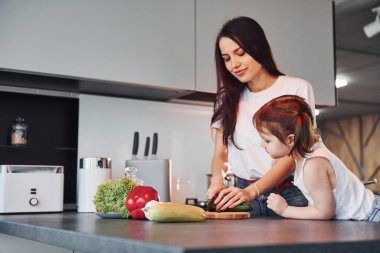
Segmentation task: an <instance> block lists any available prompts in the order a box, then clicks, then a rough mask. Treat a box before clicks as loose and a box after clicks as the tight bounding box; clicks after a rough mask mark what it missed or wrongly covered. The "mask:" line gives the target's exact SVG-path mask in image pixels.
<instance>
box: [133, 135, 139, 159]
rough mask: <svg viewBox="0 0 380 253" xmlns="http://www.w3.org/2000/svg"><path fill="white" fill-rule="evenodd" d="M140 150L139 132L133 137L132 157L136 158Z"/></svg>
mask: <svg viewBox="0 0 380 253" xmlns="http://www.w3.org/2000/svg"><path fill="white" fill-rule="evenodd" d="M138 150H139V132H135V133H134V135H133V147H132V155H134V156H136V155H137V151H138Z"/></svg>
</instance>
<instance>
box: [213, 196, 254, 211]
mask: <svg viewBox="0 0 380 253" xmlns="http://www.w3.org/2000/svg"><path fill="white" fill-rule="evenodd" d="M214 201H215V198H212V199H210V200H209V201H208V202H207V211H209V212H249V211H251V210H252V209H253V206H252V204H251V203H249V202H244V203H242V204H240V205H238V206H235V207H233V208H227V209H226V210H224V211H220V210H216V205H215V203H214Z"/></svg>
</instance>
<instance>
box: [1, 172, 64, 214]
mask: <svg viewBox="0 0 380 253" xmlns="http://www.w3.org/2000/svg"><path fill="white" fill-rule="evenodd" d="M63 181H64V175H63V166H55V165H51V166H50V165H0V213H29V212H30V213H32V212H62V211H63Z"/></svg>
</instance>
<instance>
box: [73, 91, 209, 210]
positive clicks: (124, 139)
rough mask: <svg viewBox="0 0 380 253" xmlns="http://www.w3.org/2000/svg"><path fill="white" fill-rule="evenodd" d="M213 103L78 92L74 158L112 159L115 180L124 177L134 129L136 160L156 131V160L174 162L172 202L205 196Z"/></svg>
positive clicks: (141, 154) (202, 198) (181, 201)
mask: <svg viewBox="0 0 380 253" xmlns="http://www.w3.org/2000/svg"><path fill="white" fill-rule="evenodd" d="M211 115H212V106H200V105H184V104H175V103H164V102H151V101H143V100H133V99H122V98H111V97H102V96H92V95H80V99H79V140H78V160H79V158H82V157H110V158H111V159H112V173H113V178H118V177H122V176H123V175H124V173H123V170H124V162H125V160H127V159H131V154H132V144H133V133H134V132H135V131H139V132H140V146H139V154H138V158H140V159H142V158H143V152H144V146H145V138H146V137H147V136H150V137H151V140H152V137H153V133H154V132H157V133H158V139H159V142H158V152H157V153H158V158H161V159H164V158H170V159H171V161H172V181H171V186H172V201H173V202H180V203H184V201H185V198H189V197H192V198H198V199H200V200H205V199H206V190H207V177H206V174H207V173H210V172H211V157H212V154H213V147H214V146H213V141H212V140H211V137H210V131H209V125H210V120H211Z"/></svg>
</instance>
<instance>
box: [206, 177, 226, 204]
mask: <svg viewBox="0 0 380 253" xmlns="http://www.w3.org/2000/svg"><path fill="white" fill-rule="evenodd" d="M224 188H225V185H224V181H223V178H222V177H220V178H216V177H212V178H211V183H210V186H209V188H208V190H207V196H208V198H209V199H212V198H213V197H214V196H216V195H218V193H219V192H220V191H221V190H223V189H224Z"/></svg>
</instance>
